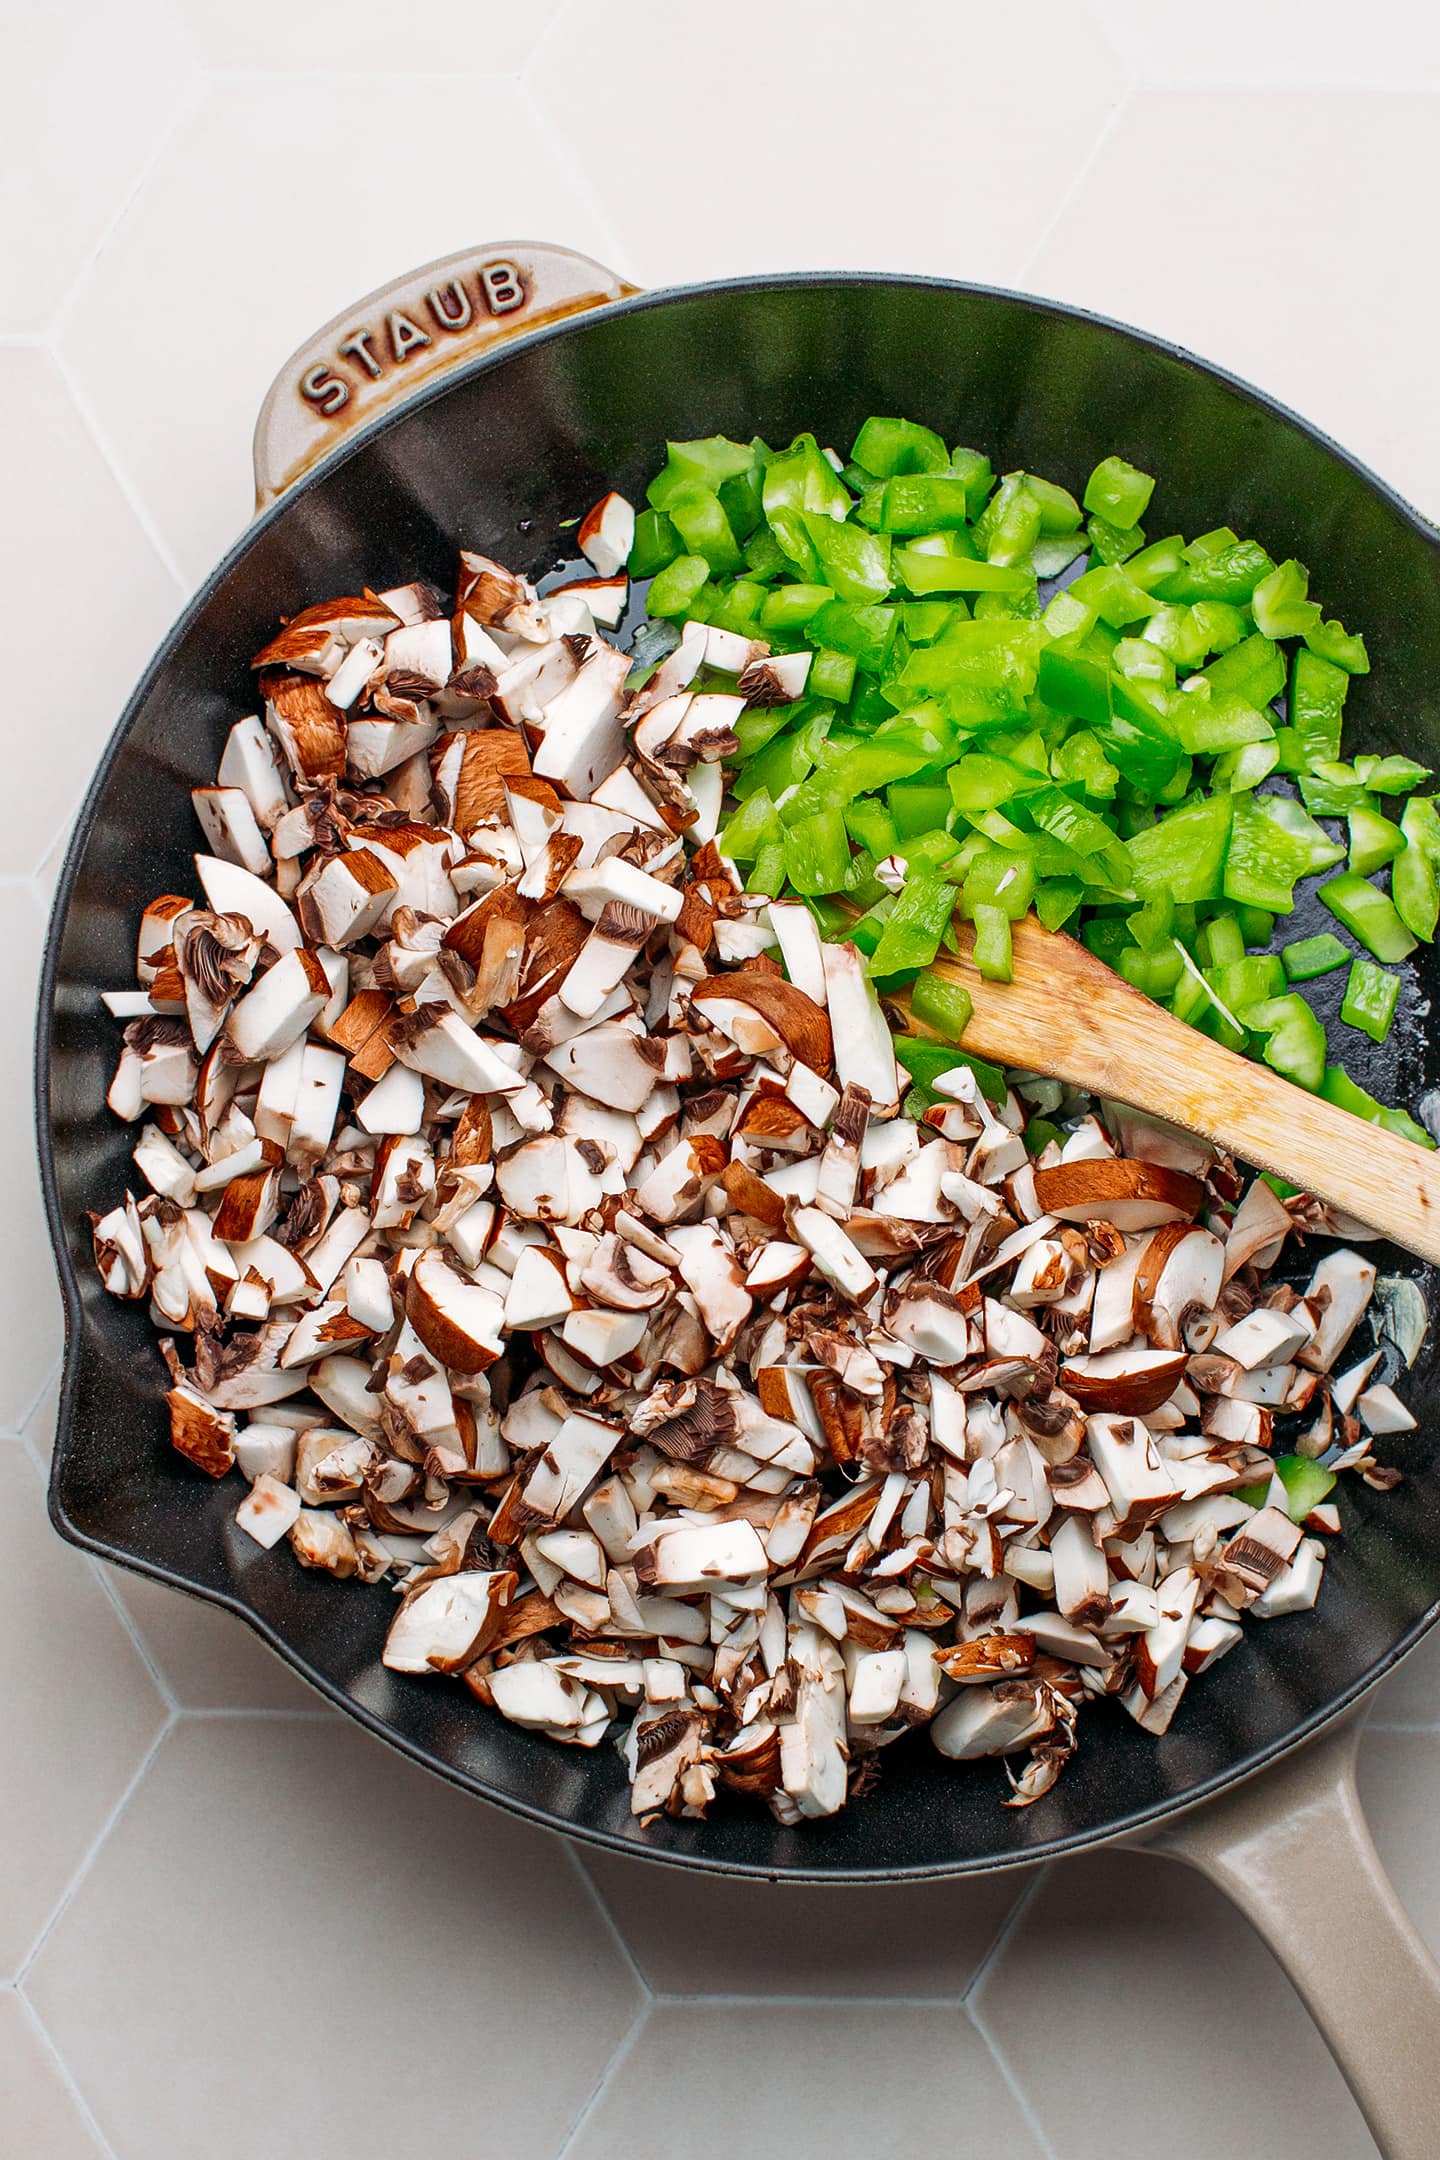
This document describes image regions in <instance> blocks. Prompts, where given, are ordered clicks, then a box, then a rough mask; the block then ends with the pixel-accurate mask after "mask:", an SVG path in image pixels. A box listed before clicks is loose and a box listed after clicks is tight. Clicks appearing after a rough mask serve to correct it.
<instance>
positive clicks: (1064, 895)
mask: <svg viewBox="0 0 1440 2160" xmlns="http://www.w3.org/2000/svg"><path fill="white" fill-rule="evenodd" d="M1084 898H1085V888H1084V886H1083V885H1081V884H1078V883H1075V882H1072V881H1071V880H1070V879H1067V878H1046V880H1045V882H1044V883H1043V884H1042V885H1041V886H1040V887H1039V888H1038V890H1037V892H1036V894H1035V913H1036V914H1037V915H1038V916H1039V918H1040V920H1041V922H1042V923H1043V924H1044V926H1045V928H1046V929H1047V930H1062V929H1063V928H1064V927H1065V924H1066V923H1067V922H1069V920H1070V918H1071V916H1072V915H1074V914H1075V913H1076V911H1077V909H1078V908H1079V907H1080V906H1081V904H1082V902H1083V901H1084Z"/></svg>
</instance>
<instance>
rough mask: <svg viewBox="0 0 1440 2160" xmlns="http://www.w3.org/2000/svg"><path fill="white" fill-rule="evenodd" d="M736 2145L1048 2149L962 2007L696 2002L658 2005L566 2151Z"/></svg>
mask: <svg viewBox="0 0 1440 2160" xmlns="http://www.w3.org/2000/svg"><path fill="white" fill-rule="evenodd" d="M941 2124H944V2125H945V2126H946V2128H945V2130H944V2131H943V2132H940V2130H939V2126H940V2125H941ZM732 2147H733V2148H735V2149H740V2150H743V2151H744V2152H746V2153H747V2154H753V2155H754V2156H755V2160H781V2156H783V2160H832V2156H833V2155H834V2154H836V2153H874V2154H877V2155H886V2156H889V2155H895V2156H897V2160H898V2156H900V2155H902V2154H910V2153H916V2152H927V2151H932V2150H934V2151H939V2150H945V2151H950V2150H953V2151H956V2152H965V2153H988V2152H996V2153H1001V2152H1003V2153H1004V2154H1005V2155H1006V2156H1007V2160H1039V2155H1040V2152H1041V2148H1040V2146H1039V2145H1038V2143H1037V2142H1036V2140H1035V2136H1034V2133H1033V2132H1032V2131H1031V2130H1030V2128H1029V2126H1028V2125H1027V2123H1026V2122H1025V2119H1024V2117H1023V2115H1022V2114H1021V2112H1020V2110H1019V2108H1018V2107H1017V2105H1016V2103H1015V2101H1014V2099H1013V2098H1012V2096H1011V2094H1010V2091H1009V2089H1008V2088H1007V2086H1006V2084H1005V2081H1004V2079H1003V2077H1002V2075H1001V2073H1000V2071H999V2069H998V2067H997V2065H996V2063H995V2061H994V2059H993V2057H992V2056H991V2055H990V2053H989V2051H988V2050H987V2048H986V2046H985V2043H984V2041H983V2040H982V2039H981V2038H980V2036H979V2034H978V2033H977V2032H976V2031H975V2030H974V2028H973V2026H971V2025H970V2024H969V2023H968V2022H967V2020H966V2018H965V2016H964V2014H963V2012H961V2011H959V2010H943V2009H941V2010H936V2009H920V2008H917V2007H915V2006H914V2005H911V2006H908V2007H900V2006H895V2007H891V2006H890V2005H888V2004H887V2005H884V2006H878V2005H874V2004H867V2005H866V2006H865V2007H864V2008H860V2007H858V2006H857V2007H856V2008H854V2009H849V2008H846V2007H845V2006H844V2005H836V2004H826V2005H825V2006H824V2007H823V2008H819V2007H813V2006H806V2007H803V2008H802V2007H800V2006H798V2005H795V2006H786V2005H783V2004H771V2003H766V2004H763V2005H761V2004H756V2005H754V2006H751V2007H745V2008H721V2007H718V2006H716V2005H713V2004H698V2003H697V2004H693V2005H692V2004H685V2005H680V2004H657V2006H656V2008H655V2009H654V2010H653V2011H652V2012H651V2014H650V2016H649V2017H648V2018H647V2020H646V2022H645V2024H644V2026H643V2028H642V2029H641V2032H640V2034H639V2037H638V2039H637V2040H636V2043H635V2045H634V2047H633V2048H631V2049H630V2050H629V2052H628V2053H627V2054H626V2055H625V2056H623V2057H622V2059H621V2060H620V2061H619V2062H618V2063H617V2064H616V2066H615V2069H614V2071H613V2073H612V2074H611V2077H610V2080H609V2082H608V2083H607V2085H606V2087H605V2089H604V2091H603V2092H602V2093H601V2095H600V2098H599V2100H598V2101H597V2102H596V2104H595V2107H594V2110H593V2112H592V2113H591V2114H590V2115H589V2116H588V2117H587V2119H586V2121H585V2122H584V2123H583V2125H582V2126H581V2129H580V2132H579V2135H578V2136H577V2137H576V2138H575V2141H574V2143H573V2145H572V2146H570V2147H569V2148H567V2160H633V2156H634V2155H635V2154H636V2153H637V2152H638V2153H647V2154H648V2153H650V2152H658V2151H663V2150H674V2151H678V2152H705V2151H712V2150H714V2151H723V2150H726V2149H730V2148H732ZM1067 2160H1068V2156H1067Z"/></svg>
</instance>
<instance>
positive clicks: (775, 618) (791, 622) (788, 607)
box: [760, 585, 835, 631]
mask: <svg viewBox="0 0 1440 2160" xmlns="http://www.w3.org/2000/svg"><path fill="white" fill-rule="evenodd" d="M834 600H835V595H834V593H833V592H831V590H830V587H829V586H828V585H777V586H776V588H775V590H774V591H773V592H772V593H770V594H769V595H768V596H767V598H766V600H765V603H764V605H763V607H762V608H761V610H760V627H761V629H762V630H775V631H788V630H803V629H804V627H805V625H806V623H808V622H809V621H810V619H811V617H812V616H814V615H818V614H819V613H820V610H821V609H822V608H824V607H830V606H833V604H834Z"/></svg>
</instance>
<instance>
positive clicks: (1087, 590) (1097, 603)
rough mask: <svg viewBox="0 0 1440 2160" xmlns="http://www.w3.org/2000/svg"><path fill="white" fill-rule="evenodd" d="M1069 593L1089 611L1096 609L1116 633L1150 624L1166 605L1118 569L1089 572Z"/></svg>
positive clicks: (1076, 580) (1103, 620) (1070, 588)
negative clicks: (1153, 616) (1140, 624)
mask: <svg viewBox="0 0 1440 2160" xmlns="http://www.w3.org/2000/svg"><path fill="white" fill-rule="evenodd" d="M1066 590H1067V591H1068V592H1070V593H1072V594H1073V595H1074V597H1075V598H1076V599H1077V600H1083V601H1084V602H1085V603H1086V605H1087V606H1088V607H1093V608H1094V610H1095V612H1096V614H1097V615H1098V616H1099V617H1100V620H1101V621H1102V622H1107V623H1109V625H1110V627H1111V629H1112V630H1124V629H1127V628H1128V627H1129V625H1130V624H1131V623H1137V622H1144V621H1147V620H1148V619H1149V617H1150V616H1152V615H1158V614H1159V612H1160V608H1161V606H1162V602H1160V601H1159V600H1157V599H1156V598H1155V597H1154V596H1153V594H1151V593H1148V592H1147V591H1146V590H1145V587H1144V586H1143V585H1137V584H1136V583H1135V581H1134V579H1133V578H1132V577H1131V576H1130V575H1129V574H1128V572H1127V571H1125V570H1122V569H1119V568H1118V567H1107V566H1104V565H1102V566H1101V567H1100V568H1099V569H1097V570H1086V571H1085V572H1083V573H1082V575H1081V576H1080V577H1078V578H1076V579H1075V580H1074V582H1073V583H1072V584H1070V585H1069V586H1067V587H1066Z"/></svg>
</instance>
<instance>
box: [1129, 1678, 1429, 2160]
mask: <svg viewBox="0 0 1440 2160" xmlns="http://www.w3.org/2000/svg"><path fill="white" fill-rule="evenodd" d="M1363 1723H1364V1719H1363V1716H1356V1715H1355V1714H1354V1713H1351V1714H1350V1715H1348V1716H1346V1717H1343V1718H1341V1719H1340V1720H1338V1721H1337V1722H1336V1723H1335V1724H1334V1725H1332V1726H1330V1727H1329V1728H1328V1729H1327V1730H1326V1731H1325V1732H1324V1733H1322V1734H1321V1736H1320V1738H1319V1739H1318V1740H1316V1741H1314V1742H1312V1743H1311V1745H1310V1746H1308V1747H1303V1748H1297V1749H1296V1751H1295V1753H1294V1754H1293V1755H1287V1756H1286V1757H1285V1758H1284V1759H1283V1760H1282V1761H1281V1762H1279V1763H1277V1764H1276V1765H1275V1767H1274V1768H1273V1769H1270V1770H1265V1771H1262V1772H1261V1773H1260V1774H1259V1775H1258V1776H1256V1777H1253V1778H1247V1779H1246V1780H1245V1782H1244V1783H1243V1784H1241V1785H1237V1786H1236V1787H1235V1788H1234V1790H1233V1791H1231V1792H1228V1793H1225V1794H1222V1796H1221V1797H1220V1799H1218V1800H1211V1801H1207V1802H1206V1803H1205V1804H1204V1805H1203V1806H1202V1807H1197V1808H1195V1809H1194V1810H1193V1811H1192V1812H1191V1813H1190V1814H1187V1815H1180V1816H1177V1817H1175V1818H1174V1820H1173V1821H1171V1822H1169V1823H1166V1824H1165V1825H1164V1826H1163V1827H1162V1828H1161V1829H1160V1830H1159V1831H1158V1832H1157V1833H1156V1834H1155V1835H1154V1836H1153V1837H1148V1838H1145V1839H1143V1840H1140V1841H1138V1842H1141V1843H1143V1844H1144V1846H1145V1848H1146V1850H1147V1851H1150V1852H1158V1853H1164V1854H1166V1855H1167V1856H1168V1857H1169V1858H1171V1859H1175V1860H1183V1861H1185V1862H1187V1864H1188V1865H1189V1866H1191V1867H1194V1868H1198V1869H1199V1870H1200V1872H1201V1873H1202V1874H1203V1875H1208V1876H1209V1878H1210V1880H1211V1881H1212V1882H1213V1883H1216V1884H1218V1885H1219V1887H1220V1888H1221V1889H1222V1890H1223V1891H1225V1893H1226V1895H1227V1896H1228V1897H1230V1898H1231V1899H1232V1900H1233V1902H1234V1903H1235V1904H1236V1905H1237V1906H1238V1907H1239V1908H1240V1910H1241V1912H1243V1913H1244V1914H1245V1916H1246V1918H1247V1919H1248V1920H1249V1921H1250V1922H1251V1924H1252V1926H1254V1927H1255V1928H1257V1929H1258V1931H1259V1933H1260V1934H1261V1935H1262V1936H1263V1937H1264V1939H1265V1941H1266V1942H1267V1943H1268V1944H1269V1946H1270V1948H1271V1949H1272V1950H1273V1951H1274V1953H1275V1955H1276V1957H1277V1958H1278V1959H1279V1960H1280V1963H1281V1964H1282V1965H1283V1966H1284V1968H1285V1970H1286V1972H1287V1973H1288V1974H1289V1976H1290V1978H1291V1980H1292V1981H1293V1982H1294V1984H1295V1986H1296V1988H1297V1989H1298V1991H1299V1993H1300V1995H1301V1996H1302V1998H1303V1999H1304V2001H1305V2003H1306V2005H1307V2007H1308V2009H1309V2011H1310V2014H1311V2016H1312V2017H1313V2018H1314V2020H1315V2022H1316V2024H1317V2025H1318V2026H1319V2028H1320V2031H1321V2033H1322V2035H1323V2036H1324V2038H1325V2040H1326V2042H1327V2044H1328V2046H1329V2048H1330V2051H1331V2053H1332V2054H1333V2055H1334V2057H1335V2060H1336V2062H1337V2063H1338V2064H1339V2066H1340V2069H1341V2071H1342V2073H1343V2074H1344V2077H1345V2081H1346V2083H1347V2084H1348V2085H1349V2087H1350V2090H1351V2092H1352V2093H1354V2095H1355V2098H1356V2100H1357V2101H1358V2102H1359V2105H1360V2111H1361V2113H1362V2114H1363V2115H1364V2117H1365V2120H1366V2122H1367V2123H1368V2124H1369V2126H1370V2130H1371V2133H1372V2135H1373V2137H1374V2139H1375V2142H1376V2144H1377V2145H1378V2147H1379V2148H1380V2152H1381V2154H1382V2155H1383V2156H1384V2160H1435V2156H1436V2154H1437V2153H1440V1971H1437V1970H1436V1967H1435V1964H1434V1961H1433V1960H1432V1958H1431V1957H1430V1955H1429V1953H1428V1951H1427V1950H1426V1948H1425V1945H1424V1944H1423V1943H1422V1942H1421V1940H1420V1938H1419V1936H1418V1935H1417V1934H1416V1932H1415V1930H1414V1928H1413V1927H1412V1926H1411V1924H1410V1920H1409V1918H1408V1916H1407V1915H1406V1913H1405V1911H1404V1909H1403V1907H1402V1906H1401V1904H1400V1901H1399V1899H1398V1898H1397V1897H1396V1895H1395V1892H1394V1890H1393V1889H1392V1888H1391V1886H1390V1881H1389V1878H1388V1877H1387V1875H1386V1874H1385V1871H1384V1869H1383V1868H1382V1867H1381V1865H1380V1860H1379V1857H1378V1855H1377V1854H1376V1851H1375V1847H1374V1845H1373V1844H1372V1842H1371V1839H1370V1832H1369V1830H1368V1828H1367V1827H1366V1823H1365V1817H1364V1813H1363V1812H1362V1810H1361V1806H1360V1800H1359V1796H1358V1794H1357V1793H1356V1790H1355V1754H1356V1747H1357V1743H1358V1741H1359V1738H1360V1730H1361V1726H1362V1725H1363Z"/></svg>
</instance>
